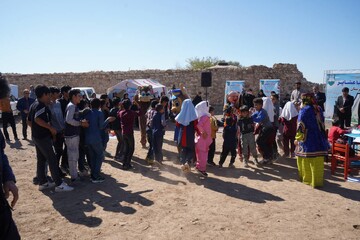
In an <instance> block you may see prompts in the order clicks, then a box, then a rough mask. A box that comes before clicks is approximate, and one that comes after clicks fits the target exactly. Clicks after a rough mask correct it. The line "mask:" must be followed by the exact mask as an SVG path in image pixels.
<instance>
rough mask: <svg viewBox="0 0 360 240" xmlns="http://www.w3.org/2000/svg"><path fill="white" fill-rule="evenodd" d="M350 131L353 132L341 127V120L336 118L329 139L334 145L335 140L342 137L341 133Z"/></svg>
mask: <svg viewBox="0 0 360 240" xmlns="http://www.w3.org/2000/svg"><path fill="white" fill-rule="evenodd" d="M349 132H351V130H344V129H341V128H340V121H339V120H334V121H333V122H332V127H331V128H330V130H329V134H328V141H329V143H330V144H331V145H332V143H333V142H336V140H338V139H339V138H341V135H343V134H345V133H349Z"/></svg>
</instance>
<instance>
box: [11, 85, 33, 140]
mask: <svg viewBox="0 0 360 240" xmlns="http://www.w3.org/2000/svg"><path fill="white" fill-rule="evenodd" d="M29 95H30V91H29V90H28V89H25V90H24V97H22V98H20V99H19V101H18V102H17V104H16V108H17V110H19V111H20V113H21V124H22V134H23V140H26V139H27V116H28V114H29V109H30V106H31V104H33V102H34V101H35V99H33V98H30V97H29Z"/></svg>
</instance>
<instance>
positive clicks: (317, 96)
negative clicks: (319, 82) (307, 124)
mask: <svg viewBox="0 0 360 240" xmlns="http://www.w3.org/2000/svg"><path fill="white" fill-rule="evenodd" d="M313 92H314V95H315V99H316V102H317V104H318V105H319V106H320V107H321V109H322V110H323V112H325V107H324V103H325V102H326V95H325V93H323V92H320V91H319V86H314V87H313Z"/></svg>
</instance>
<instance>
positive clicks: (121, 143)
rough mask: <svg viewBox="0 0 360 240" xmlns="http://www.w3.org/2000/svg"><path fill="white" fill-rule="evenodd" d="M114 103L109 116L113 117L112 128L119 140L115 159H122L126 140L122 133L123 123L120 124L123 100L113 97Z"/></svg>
mask: <svg viewBox="0 0 360 240" xmlns="http://www.w3.org/2000/svg"><path fill="white" fill-rule="evenodd" d="M112 102H113V105H114V107H113V108H112V109H111V110H110V113H109V116H110V117H113V118H114V119H113V121H112V122H111V124H110V128H111V130H114V132H115V136H116V139H117V141H118V143H117V145H116V151H115V154H114V159H115V160H120V159H122V158H123V155H124V151H123V148H124V140H123V136H122V133H121V125H120V118H119V115H118V113H119V111H120V107H121V101H120V98H117V97H115V98H113V101H112Z"/></svg>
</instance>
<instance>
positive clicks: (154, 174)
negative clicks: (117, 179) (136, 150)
mask: <svg viewBox="0 0 360 240" xmlns="http://www.w3.org/2000/svg"><path fill="white" fill-rule="evenodd" d="M105 162H106V163H109V164H110V165H111V166H112V167H114V168H118V169H121V168H122V164H121V163H120V162H117V161H114V160H105ZM132 165H133V167H134V169H132V170H131V171H133V172H134V173H140V174H141V175H142V176H144V177H147V178H150V179H153V180H155V181H159V182H165V183H167V184H171V185H178V184H183V185H186V182H185V181H177V180H173V179H170V178H167V177H164V176H162V172H161V171H162V170H164V169H165V168H167V166H166V167H165V166H159V165H155V164H154V166H151V165H149V164H148V163H147V162H146V161H145V160H143V159H140V158H138V157H136V156H133V158H132Z"/></svg>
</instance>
